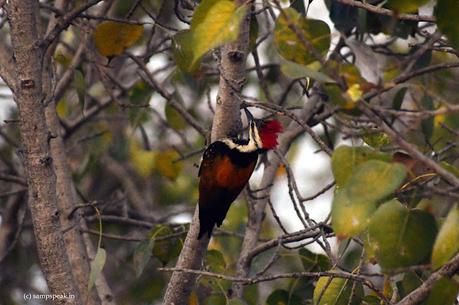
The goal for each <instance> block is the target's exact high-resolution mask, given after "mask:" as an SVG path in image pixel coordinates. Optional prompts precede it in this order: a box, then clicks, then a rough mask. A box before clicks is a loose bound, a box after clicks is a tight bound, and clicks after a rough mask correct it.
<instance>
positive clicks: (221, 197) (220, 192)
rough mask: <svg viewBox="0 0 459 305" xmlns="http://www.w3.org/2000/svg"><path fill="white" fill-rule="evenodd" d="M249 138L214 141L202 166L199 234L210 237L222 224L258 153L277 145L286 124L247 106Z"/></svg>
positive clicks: (254, 163)
mask: <svg viewBox="0 0 459 305" xmlns="http://www.w3.org/2000/svg"><path fill="white" fill-rule="evenodd" d="M244 111H245V113H246V116H247V120H248V123H249V139H248V140H247V139H234V138H225V139H221V140H217V141H215V142H213V143H212V144H210V145H209V146H208V147H207V149H206V150H205V151H204V154H203V157H202V161H201V166H200V167H199V174H198V176H199V225H200V227H199V235H198V239H201V237H202V236H204V234H206V233H207V236H208V237H209V238H210V236H211V234H212V230H213V228H214V226H215V224H216V225H217V226H220V225H221V224H222V222H223V220H224V219H225V217H226V213H227V212H228V209H229V207H230V205H231V203H232V202H233V201H234V200H236V198H237V196H238V195H239V193H241V191H242V189H243V188H244V186H245V185H246V184H247V182H248V181H249V178H250V176H251V175H252V172H253V170H254V169H255V165H256V164H257V160H258V155H259V154H262V153H265V152H266V151H268V150H270V149H273V148H275V147H276V146H277V134H278V133H280V132H281V131H282V125H281V124H280V123H279V121H277V120H269V121H263V120H256V119H254V118H253V116H252V114H251V113H250V112H249V111H248V110H247V109H245V108H244Z"/></svg>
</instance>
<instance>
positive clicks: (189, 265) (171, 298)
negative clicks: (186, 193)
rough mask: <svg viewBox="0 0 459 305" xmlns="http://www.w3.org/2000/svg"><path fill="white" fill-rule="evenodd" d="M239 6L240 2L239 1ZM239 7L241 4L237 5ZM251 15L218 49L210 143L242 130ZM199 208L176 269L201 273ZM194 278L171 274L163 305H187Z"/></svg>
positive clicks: (205, 242) (203, 248)
mask: <svg viewBox="0 0 459 305" xmlns="http://www.w3.org/2000/svg"><path fill="white" fill-rule="evenodd" d="M238 2H242V1H238ZM239 4H241V3H239ZM249 25H250V12H249V13H248V14H247V16H246V17H245V18H244V20H243V22H242V24H241V32H240V36H239V38H238V40H236V41H235V42H233V43H229V44H226V45H224V46H223V47H222V48H221V60H220V69H221V71H220V83H219V88H218V97H217V108H216V111H215V116H214V120H213V124H212V135H211V142H213V141H215V140H218V139H221V138H225V137H227V136H231V135H235V134H236V133H237V132H238V131H240V129H241V118H240V104H241V102H240V101H239V99H238V98H237V97H235V95H236V93H240V92H241V89H242V85H243V84H244V82H245V64H246V59H247V53H248V50H249ZM198 215H199V214H198V207H196V209H195V212H194V216H193V220H192V222H191V225H190V230H189V231H188V234H187V236H186V240H185V243H184V245H183V249H182V251H181V253H180V256H179V259H178V261H177V264H176V267H177V268H184V269H201V266H202V261H203V258H204V255H205V253H206V250H207V245H208V243H209V239H208V238H207V237H203V238H202V239H201V240H198V239H197V236H198V232H199V217H198ZM195 281H196V275H195V274H192V273H185V272H174V273H173V274H172V277H171V279H170V281H169V284H168V286H167V289H166V294H165V296H164V302H163V304H164V305H184V304H188V297H189V295H190V293H191V291H192V289H193V288H194V284H195Z"/></svg>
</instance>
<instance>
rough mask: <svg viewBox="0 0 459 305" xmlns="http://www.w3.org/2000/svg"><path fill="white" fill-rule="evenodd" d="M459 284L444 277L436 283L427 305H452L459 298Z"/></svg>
mask: <svg viewBox="0 0 459 305" xmlns="http://www.w3.org/2000/svg"><path fill="white" fill-rule="evenodd" d="M458 293H459V284H458V283H457V282H455V281H454V280H451V279H448V278H442V279H440V280H439V281H438V282H436V283H435V285H434V287H433V288H432V290H431V291H430V294H429V297H428V298H427V301H426V303H425V305H438V304H446V305H452V304H455V303H454V302H455V301H456V299H457V296H458Z"/></svg>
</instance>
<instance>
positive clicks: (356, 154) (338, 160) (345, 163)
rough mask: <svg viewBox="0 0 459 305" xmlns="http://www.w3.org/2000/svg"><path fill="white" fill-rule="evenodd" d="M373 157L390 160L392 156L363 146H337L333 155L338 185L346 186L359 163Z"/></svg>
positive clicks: (333, 165) (333, 166)
mask: <svg viewBox="0 0 459 305" xmlns="http://www.w3.org/2000/svg"><path fill="white" fill-rule="evenodd" d="M372 159H375V160H382V161H390V160H391V157H390V156H389V155H387V154H382V153H379V152H377V151H375V150H373V149H371V148H369V147H363V146H356V147H351V146H340V147H338V148H336V149H335V151H334V152H333V156H332V171H333V175H334V176H335V182H336V186H337V187H338V188H339V187H342V186H344V184H346V182H347V180H348V179H349V177H350V176H351V174H352V172H353V171H354V169H355V168H356V167H357V166H358V165H360V164H362V163H363V162H365V161H368V160H372Z"/></svg>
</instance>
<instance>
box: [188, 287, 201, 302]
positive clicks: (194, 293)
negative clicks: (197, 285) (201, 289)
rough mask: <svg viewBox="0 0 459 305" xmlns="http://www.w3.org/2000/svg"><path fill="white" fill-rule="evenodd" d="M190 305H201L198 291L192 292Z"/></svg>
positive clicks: (189, 299) (189, 300)
mask: <svg viewBox="0 0 459 305" xmlns="http://www.w3.org/2000/svg"><path fill="white" fill-rule="evenodd" d="M188 304H189V305H199V300H198V294H197V293H196V291H194V290H193V291H192V292H191V294H190V297H189V298H188Z"/></svg>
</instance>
